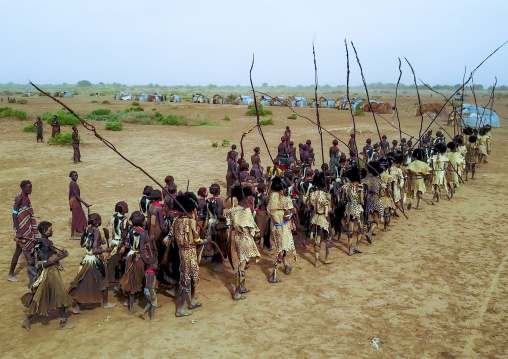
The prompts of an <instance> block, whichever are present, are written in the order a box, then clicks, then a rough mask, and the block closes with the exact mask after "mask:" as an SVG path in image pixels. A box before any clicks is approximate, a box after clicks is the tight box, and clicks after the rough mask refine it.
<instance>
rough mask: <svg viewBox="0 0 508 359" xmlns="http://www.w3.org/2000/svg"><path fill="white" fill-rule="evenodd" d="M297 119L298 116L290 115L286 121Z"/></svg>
mask: <svg viewBox="0 0 508 359" xmlns="http://www.w3.org/2000/svg"><path fill="white" fill-rule="evenodd" d="M297 118H298V116H297V115H296V113H292V114H291V115H289V116H288V120H296V119H297Z"/></svg>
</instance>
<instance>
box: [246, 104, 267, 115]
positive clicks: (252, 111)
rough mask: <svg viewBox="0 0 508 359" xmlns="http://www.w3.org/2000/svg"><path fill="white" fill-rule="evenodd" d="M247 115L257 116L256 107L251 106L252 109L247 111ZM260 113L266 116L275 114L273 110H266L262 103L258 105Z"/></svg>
mask: <svg viewBox="0 0 508 359" xmlns="http://www.w3.org/2000/svg"><path fill="white" fill-rule="evenodd" d="M245 114H246V115H247V116H256V108H255V107H251V108H250V109H248V110H247V112H245ZM258 114H259V116H266V115H273V113H272V111H270V110H265V109H264V108H263V106H261V104H259V105H258Z"/></svg>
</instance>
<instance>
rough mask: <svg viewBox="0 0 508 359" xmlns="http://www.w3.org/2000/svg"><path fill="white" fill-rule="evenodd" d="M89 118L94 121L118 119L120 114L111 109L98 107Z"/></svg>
mask: <svg viewBox="0 0 508 359" xmlns="http://www.w3.org/2000/svg"><path fill="white" fill-rule="evenodd" d="M88 118H89V119H90V120H94V121H117V120H119V118H120V115H119V114H117V113H111V110H109V109H104V108H98V109H97V110H93V111H92V112H90V113H89V114H88Z"/></svg>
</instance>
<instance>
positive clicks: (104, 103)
mask: <svg viewBox="0 0 508 359" xmlns="http://www.w3.org/2000/svg"><path fill="white" fill-rule="evenodd" d="M102 104H103V105H111V102H109V101H108V100H104V101H102Z"/></svg>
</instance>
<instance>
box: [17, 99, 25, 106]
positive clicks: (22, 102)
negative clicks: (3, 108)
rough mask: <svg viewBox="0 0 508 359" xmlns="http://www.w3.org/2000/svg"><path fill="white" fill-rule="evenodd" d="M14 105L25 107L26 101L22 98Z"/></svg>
mask: <svg viewBox="0 0 508 359" xmlns="http://www.w3.org/2000/svg"><path fill="white" fill-rule="evenodd" d="M16 103H19V104H20V105H26V104H27V103H28V101H27V100H25V99H24V98H22V99H20V100H16Z"/></svg>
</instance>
